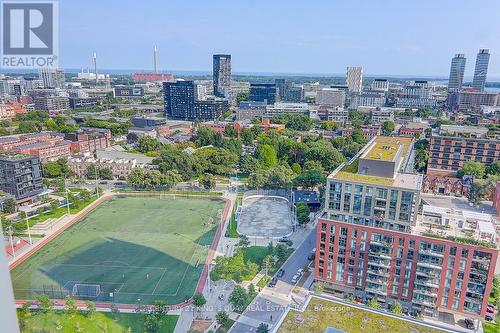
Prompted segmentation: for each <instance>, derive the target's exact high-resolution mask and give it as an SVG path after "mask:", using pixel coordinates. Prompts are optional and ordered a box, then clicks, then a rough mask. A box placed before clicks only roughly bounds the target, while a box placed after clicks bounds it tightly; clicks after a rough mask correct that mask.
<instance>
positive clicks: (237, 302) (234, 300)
mask: <svg viewBox="0 0 500 333" xmlns="http://www.w3.org/2000/svg"><path fill="white" fill-rule="evenodd" d="M228 300H229V303H231V305H232V306H233V307H234V309H235V310H236V311H237V312H240V313H241V312H243V310H245V308H246V307H247V305H248V303H249V302H250V299H249V297H248V294H247V292H246V291H245V289H243V287H241V286H239V285H236V286H235V287H234V289H233V291H232V292H231V294H230V295H229V298H228Z"/></svg>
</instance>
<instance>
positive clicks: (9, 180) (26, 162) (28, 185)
mask: <svg viewBox="0 0 500 333" xmlns="http://www.w3.org/2000/svg"><path fill="white" fill-rule="evenodd" d="M43 189H44V186H43V183H42V166H41V164H40V160H39V159H38V157H35V156H31V155H26V154H19V153H16V152H13V151H10V152H8V151H5V152H2V153H1V154H0V190H2V191H4V192H5V193H8V194H10V195H12V196H13V197H14V198H16V200H17V201H18V202H27V201H30V200H31V199H32V198H33V197H34V196H35V195H37V194H40V193H42V192H43Z"/></svg>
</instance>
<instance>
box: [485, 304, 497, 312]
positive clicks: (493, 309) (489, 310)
mask: <svg viewBox="0 0 500 333" xmlns="http://www.w3.org/2000/svg"><path fill="white" fill-rule="evenodd" d="M486 312H489V313H495V308H493V307H491V306H488V307H487V308H486Z"/></svg>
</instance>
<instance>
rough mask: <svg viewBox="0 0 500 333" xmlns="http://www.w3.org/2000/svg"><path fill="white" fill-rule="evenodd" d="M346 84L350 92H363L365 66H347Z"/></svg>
mask: <svg viewBox="0 0 500 333" xmlns="http://www.w3.org/2000/svg"><path fill="white" fill-rule="evenodd" d="M346 84H347V87H348V88H349V92H350V93H358V92H361V89H362V88H363V67H347V72H346Z"/></svg>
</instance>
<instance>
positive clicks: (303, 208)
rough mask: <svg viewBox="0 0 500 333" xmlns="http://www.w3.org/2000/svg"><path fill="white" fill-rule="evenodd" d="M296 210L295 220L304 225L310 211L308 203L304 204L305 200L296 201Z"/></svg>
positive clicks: (307, 220)
mask: <svg viewBox="0 0 500 333" xmlns="http://www.w3.org/2000/svg"><path fill="white" fill-rule="evenodd" d="M296 212H297V221H299V224H301V225H304V224H306V223H307V222H309V214H310V213H311V210H310V209H309V205H308V204H306V203H305V202H299V203H297V209H296Z"/></svg>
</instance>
